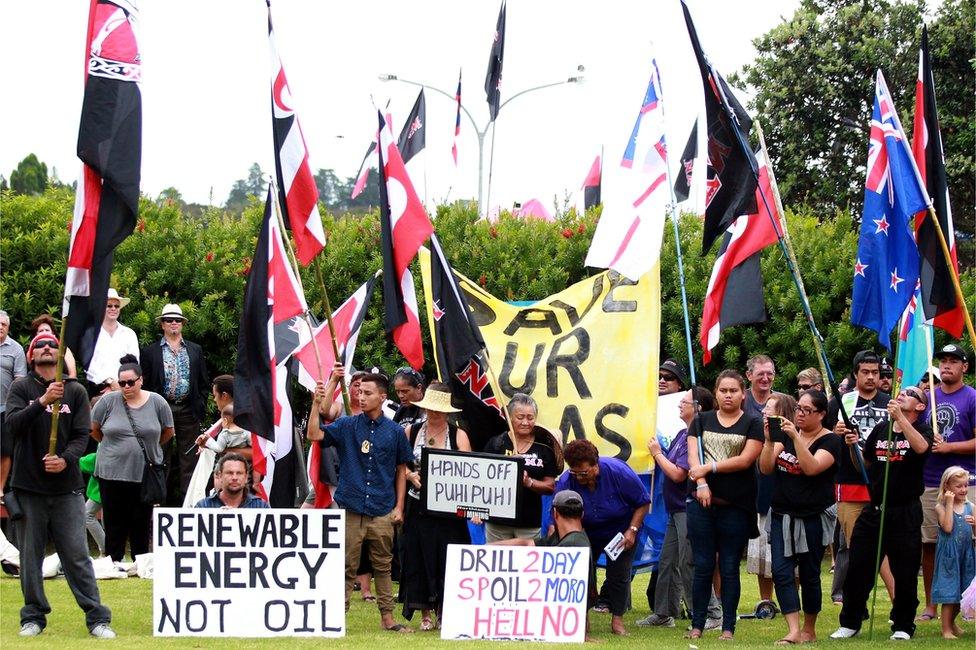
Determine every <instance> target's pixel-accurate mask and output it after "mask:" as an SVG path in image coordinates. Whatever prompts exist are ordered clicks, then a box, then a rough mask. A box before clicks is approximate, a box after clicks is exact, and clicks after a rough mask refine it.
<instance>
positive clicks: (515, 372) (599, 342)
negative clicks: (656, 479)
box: [421, 251, 661, 472]
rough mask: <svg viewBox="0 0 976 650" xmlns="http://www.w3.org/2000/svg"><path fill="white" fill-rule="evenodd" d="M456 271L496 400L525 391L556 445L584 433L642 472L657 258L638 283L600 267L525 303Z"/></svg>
mask: <svg viewBox="0 0 976 650" xmlns="http://www.w3.org/2000/svg"><path fill="white" fill-rule="evenodd" d="M423 252H426V251H423ZM425 258H426V255H422V256H421V260H422V267H423V269H422V270H423V271H424V272H425V274H427V275H429V268H430V267H429V264H428V263H427V261H428V259H429V258H426V259H425ZM457 275H458V278H459V280H460V284H461V288H462V289H463V290H464V292H465V294H466V297H467V300H468V302H469V304H470V306H471V309H472V310H473V312H474V316H475V321H476V322H477V323H478V325H479V327H480V329H481V334H482V336H483V337H484V339H485V343H486V345H487V347H488V354H489V356H490V358H491V367H492V369H493V371H494V374H495V376H496V377H497V378H498V386H499V388H500V389H501V392H502V394H503V395H504V397H505V399H504V401H505V402H506V403H507V402H508V400H509V399H510V398H511V396H512V395H513V394H515V393H516V392H523V393H528V394H529V395H531V396H532V397H533V398H535V400H536V402H538V404H539V418H538V422H539V424H540V425H542V426H544V427H546V428H548V429H550V430H552V431H555V430H557V429H558V430H559V431H560V432H561V433H562V440H563V443H564V444H565V443H567V442H570V441H572V440H574V439H578V438H586V439H587V440H590V441H591V442H593V444H595V445H596V447H597V449H599V451H600V455H602V456H615V457H617V458H619V459H621V460H625V461H626V462H627V463H629V464H630V466H631V467H632V468H633V469H634V470H635V471H637V472H647V471H648V470H649V469H650V465H651V464H652V461H651V459H650V458H649V457H648V453H647V440H648V439H649V438H650V437H651V436H652V435H654V434H655V422H656V421H657V377H658V367H659V364H658V354H659V349H660V343H659V342H660V335H661V280H660V268H659V266H658V265H655V266H654V268H653V269H652V270H651V271H650V272H648V273H647V274H646V275H644V276H643V277H642V278H641V279H640V281H639V282H634V281H632V280H629V279H627V278H626V277H623V276H621V275H620V274H618V273H616V272H614V271H605V272H603V273H600V274H599V275H595V276H593V277H590V278H587V279H586V280H583V281H582V282H578V283H576V284H574V285H573V286H571V287H569V288H567V289H565V290H563V291H561V292H559V293H558V294H555V295H553V296H549V297H548V298H545V299H543V300H540V301H538V302H536V303H534V304H532V305H530V306H527V307H517V306H514V305H510V304H508V303H506V302H504V301H502V300H499V299H497V298H495V297H494V296H492V295H491V294H489V293H487V292H485V291H484V290H483V289H482V288H481V287H480V286H478V285H477V284H476V283H474V282H471V281H470V280H469V279H467V278H465V277H464V276H462V275H461V274H457ZM425 285H426V286H425V288H428V287H429V283H427V282H425ZM425 293H426V294H427V300H428V303H429V300H430V298H429V296H430V292H429V289H428V290H427V291H425ZM430 309H431V306H430V305H429V304H428V310H430ZM430 313H431V312H430V311H428V314H430Z"/></svg>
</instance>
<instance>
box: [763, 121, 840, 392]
mask: <svg viewBox="0 0 976 650" xmlns="http://www.w3.org/2000/svg"><path fill="white" fill-rule="evenodd" d="M754 123H755V125H756V135H758V136H759V146H760V148H761V149H762V152H763V157H764V158H765V159H766V173H768V174H769V185H770V188H771V189H772V190H773V200H774V201H775V203H776V209H777V211H778V212H779V218H780V222H781V223H782V225H783V242H784V243H785V245H786V253H787V255H788V256H789V258H790V262H791V263H792V264H793V266H794V267H796V268H800V265H799V263H798V262H797V261H796V251H794V249H793V241H792V240H791V239H790V231H789V229H788V228H787V226H786V210H784V209H783V200H782V197H780V193H779V185H777V183H776V175H775V174H774V173H773V164H772V162H771V161H770V159H769V152H768V151H767V150H766V138H765V137H764V135H763V130H762V124H760V122H759V120H754ZM797 282H798V284H797V287H798V289H799V291H800V292H801V294H802V295H803V296H804V297H805V296H806V286H805V285H804V284H803V278H802V277H801V276H799V274H797ZM805 299H806V298H805ZM813 346H814V348H815V349H816V351H817V363H818V364H819V365H820V372H822V373H823V376H824V377H826V376H827V367H826V365H824V359H826V358H827V355H826V354H825V353H824V349H823V339H822V338H821V337H819V336H816V335H814V337H813ZM824 388H825V389H826V393H827V397H828V398H830V396H831V393H832V390H831V385H830V382H825V383H824Z"/></svg>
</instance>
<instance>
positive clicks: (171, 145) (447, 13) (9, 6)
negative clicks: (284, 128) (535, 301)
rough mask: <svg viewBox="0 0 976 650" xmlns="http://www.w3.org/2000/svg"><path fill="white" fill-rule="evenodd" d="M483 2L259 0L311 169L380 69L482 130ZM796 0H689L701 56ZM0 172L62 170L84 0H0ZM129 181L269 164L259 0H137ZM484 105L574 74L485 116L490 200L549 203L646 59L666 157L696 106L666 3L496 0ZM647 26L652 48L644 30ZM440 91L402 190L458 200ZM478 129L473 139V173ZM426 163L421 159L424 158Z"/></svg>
mask: <svg viewBox="0 0 976 650" xmlns="http://www.w3.org/2000/svg"><path fill="white" fill-rule="evenodd" d="M499 4H500V3H499V2H497V1H496V0H488V1H478V2H471V1H469V2H458V1H457V0H454V1H451V0H430V1H425V2H421V1H418V0H414V1H413V2H403V1H395V0H354V1H347V2H313V1H311V0H274V1H273V12H274V13H273V17H274V25H275V32H276V37H277V45H278V50H279V52H280V54H281V57H282V60H283V62H284V66H285V71H286V73H287V75H288V80H289V85H290V86H291V91H292V96H293V98H294V102H293V106H294V107H295V110H296V112H297V114H298V116H299V119H300V120H301V123H302V129H303V131H304V134H305V138H306V142H307V144H308V149H309V156H310V162H311V166H312V170H313V173H314V172H315V171H316V170H317V169H319V168H332V169H334V170H335V171H336V173H337V174H338V175H339V177H340V178H345V177H347V176H352V175H353V174H355V173H356V170H357V168H358V166H359V162H360V160H361V159H362V155H363V153H364V152H365V149H366V146H367V145H368V143H369V141H370V139H371V132H372V131H373V130H374V129H375V125H376V122H375V111H374V109H373V108H372V103H371V99H370V96H371V95H372V96H373V97H374V98H375V101H376V102H377V104H380V105H382V104H383V103H385V102H386V100H387V99H390V100H391V104H390V110H391V111H392V112H393V119H394V128H395V129H396V130H397V132H398V131H399V129H400V127H401V126H402V123H403V119H404V118H405V116H406V113H407V112H408V111H409V110H410V107H411V106H412V105H413V102H414V99H415V98H416V94H417V92H418V90H419V89H418V88H416V87H413V86H408V85H406V84H402V83H398V82H386V83H383V82H380V81H379V80H378V78H377V76H378V75H379V74H381V73H391V74H395V75H398V76H399V77H401V78H405V79H411V80H414V81H420V82H424V83H428V84H431V85H433V86H437V87H439V88H441V89H443V90H445V91H447V92H448V93H449V94H450V95H452V96H453V94H454V89H455V86H456V84H457V74H458V69H459V67H460V68H462V69H463V75H464V80H463V90H462V102H463V103H464V105H465V106H466V107H467V108H468V110H469V111H471V113H472V114H473V115H474V116H475V119H476V120H477V121H478V122H479V126H483V125H484V124H485V123H487V120H488V108H487V104H486V102H485V93H484V88H483V85H484V78H485V71H486V67H487V62H488V53H489V48H490V45H491V39H492V35H493V33H494V28H495V20H496V17H497V13H498V7H499ZM797 4H798V1H797V0H781V1H752V2H720V1H718V0H689V5H690V7H691V11H692V15H693V17H694V18H695V20H696V24H697V27H698V33H699V37H700V38H701V41H702V44H703V47H704V48H705V51H706V53H707V54H708V55H709V57H710V58H711V59H712V61H713V63H714V64H715V65H716V67H717V68H718V69H719V70H720V71H721V72H722V73H723V74H725V75H726V76H727V75H729V74H730V73H731V72H732V71H734V70H736V69H737V68H739V67H740V66H741V65H742V64H744V63H746V62H748V61H749V60H751V58H752V57H753V55H754V51H753V48H752V45H751V40H752V39H753V38H755V37H756V36H758V35H760V34H762V33H764V32H765V31H767V30H768V29H769V28H771V27H772V26H774V25H776V24H777V23H778V22H780V21H781V20H782V17H789V16H791V15H792V13H793V11H794V10H795V8H796V6H797ZM0 7H2V9H0V12H2V13H0V53H2V57H3V60H5V61H7V62H8V64H7V67H6V69H5V71H4V86H5V87H6V88H7V95H6V101H3V102H0V173H2V174H3V175H4V176H6V177H8V178H9V176H10V172H11V170H13V169H14V168H15V167H16V165H17V163H18V162H19V161H20V160H22V159H23V158H24V157H25V156H26V155H27V154H29V153H31V152H33V153H36V154H37V155H38V157H39V158H40V159H41V160H42V161H44V162H45V163H47V165H48V169H49V172H50V170H51V167H54V168H56V169H57V174H58V176H59V177H60V178H61V180H63V181H66V182H71V181H73V180H75V178H76V177H77V173H78V164H79V163H78V159H77V157H76V156H75V143H76V140H77V130H78V118H79V115H80V112H81V100H82V84H83V76H82V72H83V69H84V68H83V65H84V40H85V27H86V24H87V13H88V1H87V0H62V1H59V2H55V3H51V2H40V1H30V2H17V1H16V0H0ZM139 8H140V15H139V33H138V37H139V43H140V50H141V53H142V59H143V81H142V96H143V157H142V191H143V193H145V194H147V195H149V196H156V195H157V194H158V193H159V192H160V190H162V189H164V188H166V187H169V186H175V187H176V188H177V189H179V190H180V191H181V192H182V193H183V197H184V199H185V200H187V201H190V202H199V203H209V202H210V195H211V192H212V196H213V203H214V204H215V205H221V204H223V202H224V201H225V200H226V198H227V195H228V193H229V191H230V188H231V185H232V184H233V182H234V181H235V180H237V179H239V178H244V177H245V176H246V173H247V169H248V167H249V166H250V165H251V164H252V163H253V162H258V163H259V164H260V165H261V167H262V169H263V170H265V171H266V172H267V171H270V170H272V169H273V162H272V155H273V153H272V148H273V145H272V140H271V123H270V121H271V117H270V62H269V52H268V41H267V36H266V9H265V3H264V2H263V1H262V0H141V1H140V2H139ZM507 14H508V22H507V35H506V44H505V48H506V51H505V67H504V76H503V86H502V101H504V100H505V99H506V98H508V97H511V96H512V95H513V94H515V93H516V92H518V91H520V90H522V89H525V88H529V87H531V86H537V85H542V84H546V83H551V82H554V81H559V80H564V79H566V78H567V77H569V76H572V75H576V74H578V73H577V72H576V67H577V65H584V66H585V68H586V70H585V73H584V76H585V83H584V84H582V85H576V84H573V85H563V86H559V87H556V88H551V89H545V90H540V91H537V92H533V93H529V94H527V95H525V96H522V97H519V98H518V99H516V100H515V101H513V102H512V103H511V104H509V105H508V106H506V107H505V108H504V109H503V110H502V111H501V113H500V114H499V117H498V120H497V126H498V134H497V137H496V152H495V161H494V175H493V181H492V189H491V204H492V205H501V206H504V207H510V206H511V205H512V203H513V202H515V201H520V202H524V201H527V200H529V199H531V198H538V199H540V200H541V201H542V203H543V204H544V205H545V206H546V207H547V209H551V208H552V203H553V196H554V195H558V197H559V199H560V203H561V202H562V198H563V196H564V193H565V192H566V191H569V192H572V193H573V201H574V202H581V201H582V192H580V191H579V187H580V185H581V184H582V181H583V178H584V176H585V175H586V172H587V171H588V169H589V167H590V164H591V162H592V160H593V158H594V156H595V155H596V154H598V153H599V151H600V147H601V145H603V146H604V147H605V154H606V160H607V161H609V164H616V163H617V162H618V161H619V160H620V154H621V152H622V150H623V146H624V144H625V141H626V139H627V137H628V136H629V135H630V130H631V128H632V126H633V123H634V119H635V117H636V114H637V110H638V108H639V106H640V102H641V100H642V98H643V94H644V90H645V88H646V85H647V79H648V75H649V70H650V59H651V57H652V56H654V55H656V57H657V61H658V66H659V68H660V71H661V78H662V84H663V88H664V102H665V111H666V117H667V120H668V138H669V148H670V150H671V152H672V158H673V159H675V164H676V159H677V155H678V154H680V152H681V149H682V148H683V146H684V143H685V139H686V138H687V134H688V130H689V129H690V128H691V124H692V122H693V121H694V117H695V115H696V114H697V111H698V110H699V105H700V103H701V96H702V95H701V93H702V91H701V83H700V78H699V77H698V74H697V70H696V68H695V64H694V59H693V55H692V52H691V47H690V45H689V43H688V37H687V34H686V31H685V27H684V23H683V20H682V17H681V10H680V5H679V3H678V0H653V1H647V2H633V1H629V0H627V1H622V0H621V1H605V2H594V1H593V0H509V3H508V11H507ZM652 39H653V41H654V43H653V44H652ZM454 111H455V107H454V104H453V102H452V101H449V100H448V99H447V98H445V97H443V96H441V95H439V94H437V93H434V92H431V91H428V93H427V149H426V153H425V155H424V157H423V158H424V160H423V162H421V158H420V157H418V158H417V163H420V164H416V163H414V162H411V165H410V167H411V173H412V174H413V176H414V179H413V180H414V184H415V186H416V187H417V192H418V194H419V195H420V196H421V197H424V196H425V176H426V196H427V200H428V203H431V204H432V203H435V202H439V201H441V200H443V199H444V198H445V197H447V198H449V199H451V200H453V199H456V198H475V197H476V196H477V170H478V155H477V137H476V135H475V132H474V129H473V128H472V126H471V124H470V122H468V120H467V118H464V117H463V116H462V124H461V138H460V141H459V145H458V147H459V158H460V159H459V165H458V168H457V170H455V169H454V166H453V162H452V160H451V144H452V141H453V135H454ZM490 139H491V133H490V132H489V134H488V137H487V138H486V146H485V173H486V174H487V168H488V151H489V142H490ZM425 167H426V174H424V168H425Z"/></svg>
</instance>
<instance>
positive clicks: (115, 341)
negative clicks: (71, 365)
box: [87, 289, 139, 392]
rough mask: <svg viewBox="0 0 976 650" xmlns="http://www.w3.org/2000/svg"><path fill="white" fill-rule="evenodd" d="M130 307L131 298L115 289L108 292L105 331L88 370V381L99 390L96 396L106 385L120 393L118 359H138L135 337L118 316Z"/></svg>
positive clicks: (104, 321) (103, 326) (102, 330)
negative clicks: (128, 355) (128, 356)
mask: <svg viewBox="0 0 976 650" xmlns="http://www.w3.org/2000/svg"><path fill="white" fill-rule="evenodd" d="M128 304H129V299H128V298H123V297H122V296H120V295H119V292H118V291H116V290H115V289H109V290H108V299H107V301H106V303H105V318H104V319H102V329H101V331H100V332H99V333H98V341H97V342H96V343H95V352H94V353H93V354H92V359H91V363H89V364H88V369H87V374H88V381H89V382H91V383H92V384H93V385H94V386H95V387H96V389H97V392H101V390H102V389H103V388H104V387H105V386H106V385H108V386H111V388H112V390H118V389H119V386H118V378H119V359H121V358H122V357H123V356H124V355H126V354H132V355H135V357H136V359H138V358H139V339H138V338H137V337H136V333H135V332H134V331H132V329H131V328H128V327H126V326H125V325H123V324H122V323H120V322H119V314H120V313H121V311H122V308H123V307H125V306H126V305H128Z"/></svg>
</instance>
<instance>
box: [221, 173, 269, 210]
mask: <svg viewBox="0 0 976 650" xmlns="http://www.w3.org/2000/svg"><path fill="white" fill-rule="evenodd" d="M267 188H268V183H267V181H265V179H264V172H262V171H261V165H259V164H257V163H254V164H253V165H251V167H250V169H248V170H247V178H242V179H240V180H237V181H234V185H233V186H232V187H231V190H230V195H228V197H227V203H226V204H225V207H226V208H227V209H228V210H233V211H235V212H238V211H240V210H243V209H244V208H245V207H246V206H247V200H248V197H249V196H256V197H258V198H259V199H262V200H263V199H264V191H265V190H266V189H267Z"/></svg>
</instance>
